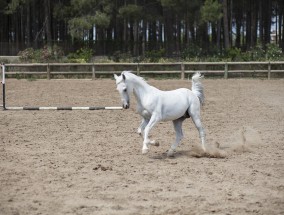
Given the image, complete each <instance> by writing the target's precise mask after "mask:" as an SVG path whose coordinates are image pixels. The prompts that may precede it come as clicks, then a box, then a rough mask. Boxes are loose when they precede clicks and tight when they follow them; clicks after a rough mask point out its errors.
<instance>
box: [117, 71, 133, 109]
mask: <svg viewBox="0 0 284 215" xmlns="http://www.w3.org/2000/svg"><path fill="white" fill-rule="evenodd" d="M114 78H115V82H116V86H117V88H116V89H117V91H118V92H119V94H120V97H121V101H122V107H123V108H124V109H128V108H129V107H130V100H129V94H128V93H129V92H128V89H127V85H126V81H125V80H126V77H125V75H124V74H123V73H122V74H121V75H120V76H117V75H116V74H114Z"/></svg>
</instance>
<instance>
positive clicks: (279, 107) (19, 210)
mask: <svg viewBox="0 0 284 215" xmlns="http://www.w3.org/2000/svg"><path fill="white" fill-rule="evenodd" d="M148 82H149V83H150V84H151V85H154V86H156V87H158V88H160V89H163V90H170V89H175V88H179V87H191V84H190V83H189V82H188V81H187V80H186V81H181V80H149V81H148ZM203 83H204V86H205V94H206V104H205V106H204V107H203V108H202V121H203V124H204V127H205V128H206V131H207V142H208V144H209V146H212V147H213V146H215V145H217V144H219V145H220V148H219V149H217V148H216V149H214V147H213V148H212V149H213V150H217V153H215V152H212V156H208V155H203V154H202V153H201V152H200V140H199V137H198V132H197V130H196V128H195V127H194V125H193V123H192V121H191V120H190V119H188V120H186V121H185V123H184V126H183V129H184V136H185V138H184V140H183V141H182V145H181V146H180V147H179V148H178V150H177V152H176V154H175V157H174V158H167V156H166V151H167V150H168V149H169V147H170V145H171V143H172V142H173V141H174V130H173V126H172V123H171V122H163V123H160V124H158V125H157V126H155V127H154V129H153V131H152V133H151V134H152V137H153V138H154V139H156V140H158V141H159V142H160V147H154V146H152V147H151V148H150V151H149V153H148V154H146V155H142V154H141V149H142V138H141V137H140V136H139V135H138V134H136V131H137V127H138V126H139V124H140V117H139V116H138V115H137V114H136V113H135V101H134V98H132V104H131V105H132V106H131V108H130V109H129V110H115V111H111V110H100V111H87V110H81V111H80V110H76V111H75V110H74V111H51V110H49V111H0V120H1V123H0V135H1V136H0V140H1V142H0V214H1V215H2V214H3V215H22V214H26V215H35V214H54V215H56V214H84V215H85V214H87V215H88V214H96V215H97V214H99V215H101V214H105V215H109V214H121V215H122V214H123V215H127V214H145V215H146V214H160V215H164V214H284V129H283V128H284V121H283V119H284V80H283V79H278V80H260V79H229V80H221V79H205V80H204V81H203ZM6 85H7V86H6V88H7V89H6V90H7V106H24V105H26V106H120V98H119V95H118V93H117V92H116V86H115V83H114V80H105V79H104V80H96V81H90V80H50V81H48V80H36V81H31V80H30V81H28V80H14V79H8V80H7V82H6ZM1 99H2V98H1Z"/></svg>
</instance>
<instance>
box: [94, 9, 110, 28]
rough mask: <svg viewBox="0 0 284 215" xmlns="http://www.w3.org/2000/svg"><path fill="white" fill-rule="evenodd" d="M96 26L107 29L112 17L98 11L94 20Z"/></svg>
mask: <svg viewBox="0 0 284 215" xmlns="http://www.w3.org/2000/svg"><path fill="white" fill-rule="evenodd" d="M93 21H94V24H95V25H96V26H98V27H102V28H107V27H108V26H109V24H110V16H108V15H107V14H106V13H103V12H100V11H98V12H97V13H96V15H95V16H94V18H93Z"/></svg>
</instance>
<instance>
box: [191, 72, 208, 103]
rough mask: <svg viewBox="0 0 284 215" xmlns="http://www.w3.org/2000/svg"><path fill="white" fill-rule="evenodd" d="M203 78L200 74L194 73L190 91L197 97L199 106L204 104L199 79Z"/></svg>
mask: <svg viewBox="0 0 284 215" xmlns="http://www.w3.org/2000/svg"><path fill="white" fill-rule="evenodd" d="M202 78H204V76H202V75H201V73H200V72H196V73H194V75H193V76H192V78H191V79H192V86H191V90H192V92H193V93H194V94H195V95H196V96H197V97H198V99H199V101H200V104H201V105H203V104H204V100H205V98H204V92H203V85H202V83H201V79H202Z"/></svg>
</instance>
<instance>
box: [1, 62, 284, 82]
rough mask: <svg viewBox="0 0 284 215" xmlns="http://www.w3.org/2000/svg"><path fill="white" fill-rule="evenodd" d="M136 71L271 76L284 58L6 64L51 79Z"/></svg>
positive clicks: (283, 67)
mask: <svg viewBox="0 0 284 215" xmlns="http://www.w3.org/2000/svg"><path fill="white" fill-rule="evenodd" d="M123 70H132V71H133V72H134V73H136V74H138V75H143V74H144V75H145V74H157V75H158V74H178V75H179V76H180V78H181V79H184V78H185V75H186V74H191V73H194V72H196V71H200V72H203V73H208V74H215V75H219V76H222V77H224V78H226V79H227V78H230V77H233V76H234V74H246V73H251V74H263V75H264V76H265V77H267V78H268V79H270V78H271V74H273V73H278V74H281V77H282V76H283V75H284V61H281V62H280V61H278V62H186V63H185V62H179V63H83V64H79V63H35V64H30V63H29V64H6V75H7V76H8V77H9V76H11V75H41V76H44V77H46V78H47V79H51V78H53V77H54V76H56V75H89V76H91V77H92V79H96V78H97V76H99V75H109V74H114V73H119V72H120V71H123Z"/></svg>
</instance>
